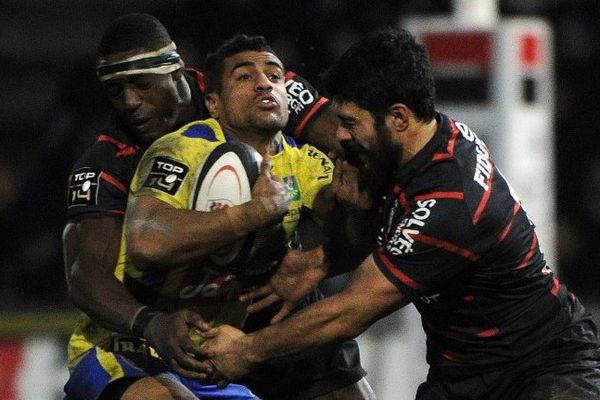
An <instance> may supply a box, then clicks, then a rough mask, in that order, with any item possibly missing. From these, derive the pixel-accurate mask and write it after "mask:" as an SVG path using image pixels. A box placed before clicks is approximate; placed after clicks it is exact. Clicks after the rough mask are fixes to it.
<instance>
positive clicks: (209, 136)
mask: <svg viewBox="0 0 600 400" xmlns="http://www.w3.org/2000/svg"><path fill="white" fill-rule="evenodd" d="M183 136H187V137H191V138H200V139H206V140H209V141H211V142H216V141H217V137H216V135H215V132H214V131H213V130H212V128H211V127H210V126H208V125H204V124H199V125H193V126H190V127H189V128H187V129H186V130H185V132H183Z"/></svg>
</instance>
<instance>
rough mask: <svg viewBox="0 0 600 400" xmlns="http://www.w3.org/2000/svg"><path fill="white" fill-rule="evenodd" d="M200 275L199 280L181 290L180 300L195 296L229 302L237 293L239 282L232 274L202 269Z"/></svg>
mask: <svg viewBox="0 0 600 400" xmlns="http://www.w3.org/2000/svg"><path fill="white" fill-rule="evenodd" d="M202 274H203V276H202V277H201V279H199V280H198V281H196V282H195V283H193V284H190V285H187V286H184V287H183V288H181V290H180V291H179V298H180V299H191V298H192V297H196V296H200V297H210V298H214V297H218V296H219V297H220V296H224V298H225V299H228V300H231V299H233V298H234V295H235V294H236V293H237V292H238V291H239V287H240V286H239V282H238V280H237V279H236V276H235V275H234V274H232V273H229V272H225V273H223V272H220V271H216V270H213V269H210V268H204V269H203V270H202Z"/></svg>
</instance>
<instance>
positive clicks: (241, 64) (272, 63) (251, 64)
mask: <svg viewBox="0 0 600 400" xmlns="http://www.w3.org/2000/svg"><path fill="white" fill-rule="evenodd" d="M265 64H267V65H269V66H272V67H277V68H279V69H281V70H282V71H284V68H283V65H281V64H280V63H278V62H277V61H266V62H265ZM255 66H256V63H255V62H254V61H240V62H239V63H237V64H235V65H234V66H233V68H231V73H233V72H234V71H235V70H236V69H238V68H242V67H255Z"/></svg>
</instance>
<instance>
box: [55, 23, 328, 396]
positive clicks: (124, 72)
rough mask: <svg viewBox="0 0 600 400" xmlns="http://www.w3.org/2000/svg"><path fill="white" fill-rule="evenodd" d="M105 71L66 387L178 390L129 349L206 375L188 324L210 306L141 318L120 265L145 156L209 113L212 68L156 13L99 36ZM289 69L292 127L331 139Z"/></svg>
mask: <svg viewBox="0 0 600 400" xmlns="http://www.w3.org/2000/svg"><path fill="white" fill-rule="evenodd" d="M97 73H98V77H99V79H100V80H101V81H102V83H103V87H104V89H105V92H106V94H107V96H108V98H109V99H110V101H111V103H112V106H113V108H114V110H115V125H114V126H113V127H112V128H110V129H108V130H107V131H105V132H103V133H101V134H100V135H99V136H98V139H97V142H96V143H95V144H94V145H93V146H91V147H90V148H89V149H88V150H87V151H86V152H85V153H84V154H83V155H82V157H81V158H80V159H79V160H78V161H77V162H76V164H75V166H74V168H73V171H72V173H71V176H70V185H69V193H68V196H69V197H68V222H67V224H66V226H65V229H64V233H63V247H64V259H65V270H66V278H67V282H68V286H69V294H70V297H71V299H72V301H73V302H74V304H75V305H77V306H78V307H79V308H80V309H81V310H82V311H84V312H85V314H86V315H83V316H82V318H81V320H80V322H79V324H78V326H77V328H76V330H75V332H74V333H73V335H72V337H71V339H70V343H69V368H70V371H71V378H70V380H69V382H68V383H67V385H66V387H65V391H66V393H67V398H77V399H81V398H86V399H97V398H100V397H101V398H103V399H113V398H114V399H119V398H123V399H127V398H140V396H141V394H144V396H142V397H146V395H148V396H150V395H151V394H156V395H157V396H158V395H159V394H163V395H165V396H169V395H174V394H175V393H177V392H178V391H181V388H180V387H178V385H175V384H173V381H172V380H171V379H170V378H169V377H166V378H165V377H164V376H162V375H157V374H155V375H154V376H152V374H148V373H147V372H146V371H142V370H140V369H139V368H135V367H133V366H132V365H131V364H129V363H128V362H127V361H125V360H124V359H123V357H122V356H121V355H120V353H121V352H122V351H125V350H129V351H132V350H133V351H135V352H152V354H155V353H154V352H155V351H156V352H157V353H158V354H160V356H161V357H162V359H163V360H164V362H165V363H168V365H169V367H170V368H171V370H172V371H174V372H176V373H178V374H181V375H182V376H186V377H188V378H203V377H205V375H204V374H203V373H201V372H198V371H199V370H201V364H200V362H199V361H197V360H195V359H194V358H192V357H189V356H188V354H187V352H190V353H193V352H194V351H195V348H194V347H193V346H194V345H193V343H192V342H191V341H190V339H189V337H188V335H187V331H188V328H189V325H190V324H193V323H194V322H197V321H200V320H201V316H200V315H198V314H195V313H193V312H191V311H189V310H185V309H184V310H178V311H176V312H172V313H164V314H161V315H160V316H159V317H157V318H154V319H153V320H152V321H151V323H149V324H147V326H144V324H140V318H136V317H139V316H140V312H141V311H142V310H144V309H145V308H144V304H143V303H142V302H141V301H140V300H139V299H136V298H135V297H134V296H133V295H132V294H131V292H130V291H128V290H127V288H125V286H124V285H123V284H122V277H123V274H122V269H121V268H120V267H118V266H117V267H116V269H115V266H116V262H117V258H118V254H119V246H120V235H121V229H122V223H123V217H124V214H125V208H126V201H127V194H128V190H129V185H130V182H131V179H132V177H133V174H134V171H135V168H136V165H137V163H138V161H139V159H140V157H141V156H142V154H143V152H144V150H145V149H146V148H147V147H148V145H150V144H151V143H152V142H153V141H154V140H155V139H157V138H158V137H161V136H162V135H164V134H166V133H167V132H170V131H173V130H175V129H177V128H179V127H180V126H182V125H184V124H185V123H187V122H190V121H192V120H197V119H202V118H206V117H208V116H209V114H208V112H207V110H206V108H205V106H204V95H205V84H204V76H203V74H202V73H201V72H198V71H195V70H193V69H189V68H185V66H184V63H183V60H182V59H181V57H180V56H179V54H178V53H177V49H176V46H175V44H174V43H173V41H172V39H171V38H170V36H169V34H168V32H167V31H166V29H165V28H164V26H163V25H162V24H161V23H160V22H159V21H158V20H157V19H156V18H154V17H152V16H150V15H147V14H129V15H125V16H122V17H120V18H118V19H116V20H115V21H114V22H113V23H111V25H110V26H109V27H108V29H107V30H106V32H105V34H104V35H103V38H102V41H101V43H100V47H99V61H98V65H97ZM286 77H287V78H288V83H287V86H286V87H287V88H288V96H289V97H290V99H291V103H293V104H294V107H293V108H290V113H289V121H288V125H287V126H286V128H285V131H286V132H287V133H288V134H290V135H293V136H294V137H295V138H296V139H298V140H310V141H316V142H319V144H321V145H323V144H325V146H327V144H326V142H327V137H328V135H327V134H326V132H332V130H331V125H330V124H331V122H332V120H331V118H329V117H328V115H330V114H329V113H328V112H327V108H328V105H327V103H328V102H327V99H325V98H323V97H321V96H319V95H318V93H317V92H316V91H315V90H314V89H313V88H312V87H311V86H310V85H309V84H308V83H307V82H306V81H304V80H303V79H302V78H301V77H299V76H297V75H295V74H293V73H291V72H288V73H287V74H286ZM300 97H301V99H300ZM334 122H335V121H334ZM329 136H330V137H331V135H329ZM140 326H143V327H144V328H149V329H140ZM142 337H144V338H145V339H147V340H149V341H150V342H151V343H152V344H153V347H152V348H149V347H147V346H146V345H145V342H143V341H141V340H140V338H142ZM140 390H141V392H140ZM183 392H184V393H186V394H188V395H189V393H187V392H185V391H183ZM182 396H183V395H182Z"/></svg>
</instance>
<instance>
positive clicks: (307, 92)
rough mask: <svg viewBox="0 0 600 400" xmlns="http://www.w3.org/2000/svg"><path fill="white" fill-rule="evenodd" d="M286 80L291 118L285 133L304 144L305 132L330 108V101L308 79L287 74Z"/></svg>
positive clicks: (289, 72) (293, 73)
mask: <svg viewBox="0 0 600 400" xmlns="http://www.w3.org/2000/svg"><path fill="white" fill-rule="evenodd" d="M285 79H286V81H285V88H286V91H287V97H288V108H289V111H290V116H289V119H288V123H287V125H286V127H285V128H284V130H283V131H284V133H285V134H286V135H288V136H291V137H293V138H294V139H295V140H297V141H298V142H299V143H304V142H305V140H304V136H305V132H306V131H307V130H308V127H309V126H310V124H312V123H313V122H314V121H315V120H316V119H317V118H318V116H319V114H320V113H321V112H322V111H323V110H324V109H325V108H326V107H327V106H328V104H329V99H327V98H326V97H323V96H321V95H320V94H319V93H318V92H317V90H316V89H315V88H314V87H313V86H312V85H311V84H310V83H309V82H308V81H307V80H306V79H304V78H302V77H301V76H300V75H297V74H296V73H295V72H292V71H288V72H286V74H285Z"/></svg>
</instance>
